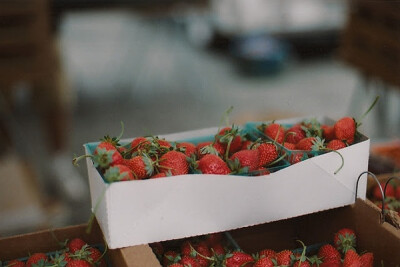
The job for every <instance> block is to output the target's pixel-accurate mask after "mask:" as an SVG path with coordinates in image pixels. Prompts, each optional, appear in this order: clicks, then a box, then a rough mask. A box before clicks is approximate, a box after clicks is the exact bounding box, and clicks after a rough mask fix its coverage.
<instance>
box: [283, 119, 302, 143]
mask: <svg viewBox="0 0 400 267" xmlns="http://www.w3.org/2000/svg"><path fill="white" fill-rule="evenodd" d="M285 135H286V141H285V142H289V143H292V144H297V143H298V142H299V141H300V140H301V139H304V138H305V137H306V133H305V132H304V130H303V129H302V126H301V124H295V125H293V126H292V127H290V128H289V129H287V130H286V132H285Z"/></svg>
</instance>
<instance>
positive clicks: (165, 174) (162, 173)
mask: <svg viewBox="0 0 400 267" xmlns="http://www.w3.org/2000/svg"><path fill="white" fill-rule="evenodd" d="M167 176H168V175H167V173H165V172H160V173H157V174H154V175H152V176H150V178H151V179H153V178H164V177H167Z"/></svg>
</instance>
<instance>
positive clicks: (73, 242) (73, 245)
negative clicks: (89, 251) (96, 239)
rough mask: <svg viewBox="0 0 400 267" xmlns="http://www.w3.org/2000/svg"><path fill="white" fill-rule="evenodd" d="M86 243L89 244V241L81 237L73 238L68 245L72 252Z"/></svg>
mask: <svg viewBox="0 0 400 267" xmlns="http://www.w3.org/2000/svg"><path fill="white" fill-rule="evenodd" d="M85 245H86V246H87V243H86V242H85V241H83V240H82V239H81V238H73V239H71V240H70V241H69V242H68V244H67V247H68V250H69V252H70V253H75V252H77V251H78V250H81V249H82V247H83V246H85Z"/></svg>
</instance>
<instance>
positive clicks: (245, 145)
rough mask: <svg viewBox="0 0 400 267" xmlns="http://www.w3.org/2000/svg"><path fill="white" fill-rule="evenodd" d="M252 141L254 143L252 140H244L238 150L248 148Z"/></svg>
mask: <svg viewBox="0 0 400 267" xmlns="http://www.w3.org/2000/svg"><path fill="white" fill-rule="evenodd" d="M253 143H254V142H253V141H250V140H245V141H243V143H242V147H241V148H240V149H239V150H245V149H250V148H251V146H252V145H253Z"/></svg>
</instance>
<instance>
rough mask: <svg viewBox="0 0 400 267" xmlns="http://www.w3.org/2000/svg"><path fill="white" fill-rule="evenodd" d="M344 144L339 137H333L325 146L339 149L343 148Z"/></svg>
mask: <svg viewBox="0 0 400 267" xmlns="http://www.w3.org/2000/svg"><path fill="white" fill-rule="evenodd" d="M345 147H346V144H345V143H344V142H343V141H342V140H339V139H333V140H331V141H329V142H328V144H326V148H328V149H331V150H339V149H341V148H345Z"/></svg>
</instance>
